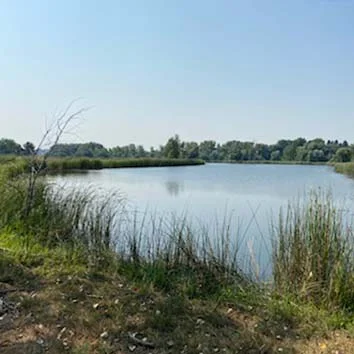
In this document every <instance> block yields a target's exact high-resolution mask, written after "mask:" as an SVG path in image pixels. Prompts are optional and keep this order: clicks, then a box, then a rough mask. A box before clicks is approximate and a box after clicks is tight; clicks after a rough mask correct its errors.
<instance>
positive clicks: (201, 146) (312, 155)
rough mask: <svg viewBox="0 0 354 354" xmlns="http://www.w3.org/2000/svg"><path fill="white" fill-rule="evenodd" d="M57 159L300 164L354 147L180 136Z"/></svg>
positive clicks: (0, 147) (2, 147)
mask: <svg viewBox="0 0 354 354" xmlns="http://www.w3.org/2000/svg"><path fill="white" fill-rule="evenodd" d="M34 151H35V146H34V144H32V143H31V142H26V143H25V144H23V145H20V144H18V143H16V142H15V141H14V140H11V139H0V154H12V155H31V154H33V153H34ZM49 155H50V156H56V157H95V158H142V157H155V158H162V157H165V158H171V159H174V158H186V159H203V160H205V161H215V162H217V161H230V162H243V161H299V162H300V161H301V162H329V161H333V162H349V161H353V160H354V145H349V144H348V142H347V141H346V140H344V141H342V142H340V141H338V140H327V141H324V140H323V139H320V138H317V139H312V140H306V139H304V138H297V139H294V140H285V139H282V140H279V141H278V142H277V143H276V144H262V143H254V142H247V141H238V140H232V141H228V142H226V143H224V144H220V143H217V142H216V141H214V140H205V141H202V142H201V143H197V142H193V141H189V142H188V141H181V140H180V138H179V136H178V135H175V136H173V137H171V138H169V139H168V141H167V142H166V144H165V145H161V146H159V147H158V148H154V147H151V148H150V149H149V150H146V149H145V148H144V147H143V146H142V145H135V144H129V145H125V146H116V147H113V148H106V147H104V146H103V145H102V144H98V143H94V142H90V143H84V144H58V145H55V146H53V147H52V148H51V149H50V151H49Z"/></svg>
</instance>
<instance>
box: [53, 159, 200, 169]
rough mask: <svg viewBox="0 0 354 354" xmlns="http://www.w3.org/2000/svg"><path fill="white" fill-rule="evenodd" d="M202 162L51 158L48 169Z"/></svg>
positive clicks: (179, 164) (170, 164)
mask: <svg viewBox="0 0 354 354" xmlns="http://www.w3.org/2000/svg"><path fill="white" fill-rule="evenodd" d="M202 164H204V162H203V161H202V160H188V159H156V158H133V159H131V158H130V159H128V158H127V159H94V158H50V159H48V161H47V167H48V169H49V170H50V171H57V170H90V169H96V170H99V169H103V168H133V167H169V166H194V165H202Z"/></svg>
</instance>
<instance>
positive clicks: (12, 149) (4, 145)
mask: <svg viewBox="0 0 354 354" xmlns="http://www.w3.org/2000/svg"><path fill="white" fill-rule="evenodd" d="M21 153H22V148H21V145H20V144H17V143H16V141H15V140H12V139H0V154H7V155H8V154H11V155H12V154H13V155H19V154H21Z"/></svg>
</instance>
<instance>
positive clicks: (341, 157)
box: [333, 147, 353, 162]
mask: <svg viewBox="0 0 354 354" xmlns="http://www.w3.org/2000/svg"><path fill="white" fill-rule="evenodd" d="M352 157H353V151H352V150H351V149H350V148H348V147H342V148H339V149H338V150H337V151H336V153H335V155H334V157H333V161H336V162H350V161H351V160H352Z"/></svg>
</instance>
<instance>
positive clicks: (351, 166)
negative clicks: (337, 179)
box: [334, 162, 354, 177]
mask: <svg viewBox="0 0 354 354" xmlns="http://www.w3.org/2000/svg"><path fill="white" fill-rule="evenodd" d="M334 170H335V171H336V172H338V173H343V174H346V175H348V176H350V177H354V162H345V163H336V164H334Z"/></svg>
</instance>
